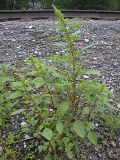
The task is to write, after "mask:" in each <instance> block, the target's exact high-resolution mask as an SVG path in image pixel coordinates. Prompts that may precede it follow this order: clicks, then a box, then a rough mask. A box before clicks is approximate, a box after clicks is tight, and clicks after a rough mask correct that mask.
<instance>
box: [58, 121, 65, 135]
mask: <svg viewBox="0 0 120 160" xmlns="http://www.w3.org/2000/svg"><path fill="white" fill-rule="evenodd" d="M63 128H64V125H63V123H62V122H58V123H57V124H56V129H57V131H58V133H59V134H62V132H63Z"/></svg>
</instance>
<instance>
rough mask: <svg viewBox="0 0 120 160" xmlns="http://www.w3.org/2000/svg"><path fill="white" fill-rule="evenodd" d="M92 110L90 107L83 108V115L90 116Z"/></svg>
mask: <svg viewBox="0 0 120 160" xmlns="http://www.w3.org/2000/svg"><path fill="white" fill-rule="evenodd" d="M90 110H91V108H90V107H84V108H83V114H88V113H89V112H90Z"/></svg>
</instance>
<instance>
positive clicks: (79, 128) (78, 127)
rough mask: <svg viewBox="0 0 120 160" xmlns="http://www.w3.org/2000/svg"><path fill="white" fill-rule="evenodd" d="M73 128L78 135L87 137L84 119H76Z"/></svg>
mask: <svg viewBox="0 0 120 160" xmlns="http://www.w3.org/2000/svg"><path fill="white" fill-rule="evenodd" d="M73 129H74V131H75V133H76V134H77V135H78V136H80V137H82V138H84V137H85V133H86V130H85V125H84V123H83V122H82V121H80V120H77V121H75V122H74V124H73Z"/></svg>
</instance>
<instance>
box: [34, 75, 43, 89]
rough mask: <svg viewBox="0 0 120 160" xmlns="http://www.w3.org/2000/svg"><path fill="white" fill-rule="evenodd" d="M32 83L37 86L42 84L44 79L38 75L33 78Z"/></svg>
mask: <svg viewBox="0 0 120 160" xmlns="http://www.w3.org/2000/svg"><path fill="white" fill-rule="evenodd" d="M33 83H34V85H35V87H36V88H39V87H41V86H42V85H43V84H44V80H43V79H42V78H41V77H38V78H35V79H34V80H33Z"/></svg>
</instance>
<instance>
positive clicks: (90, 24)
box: [0, 20, 120, 93]
mask: <svg viewBox="0 0 120 160" xmlns="http://www.w3.org/2000/svg"><path fill="white" fill-rule="evenodd" d="M54 24H55V21H50V20H49V21H48V20H39V21H38V20H37V21H27V22H21V21H9V22H0V64H2V63H3V62H5V63H8V62H10V63H17V64H19V63H21V59H26V58H27V57H28V55H29V54H30V53H34V54H35V55H36V56H41V55H46V54H47V55H49V54H52V53H54V52H55V50H57V48H55V47H53V46H52V45H51V43H48V42H46V40H45V38H46V37H49V36H51V35H53V34H54V33H55V30H54V28H53V27H54ZM77 44H78V46H79V47H80V46H81V45H87V44H94V47H92V48H91V49H88V50H87V51H86V52H85V53H84V55H83V59H84V64H85V66H86V67H87V68H94V69H98V70H100V71H101V73H102V77H101V78H102V80H104V81H106V83H107V84H108V86H109V87H110V88H111V89H112V91H113V92H114V91H115V92H118V93H119V92H120V76H119V75H120V21H98V20H97V21H95V20H89V21H85V22H84V27H83V28H81V38H80V41H78V42H77Z"/></svg>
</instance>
